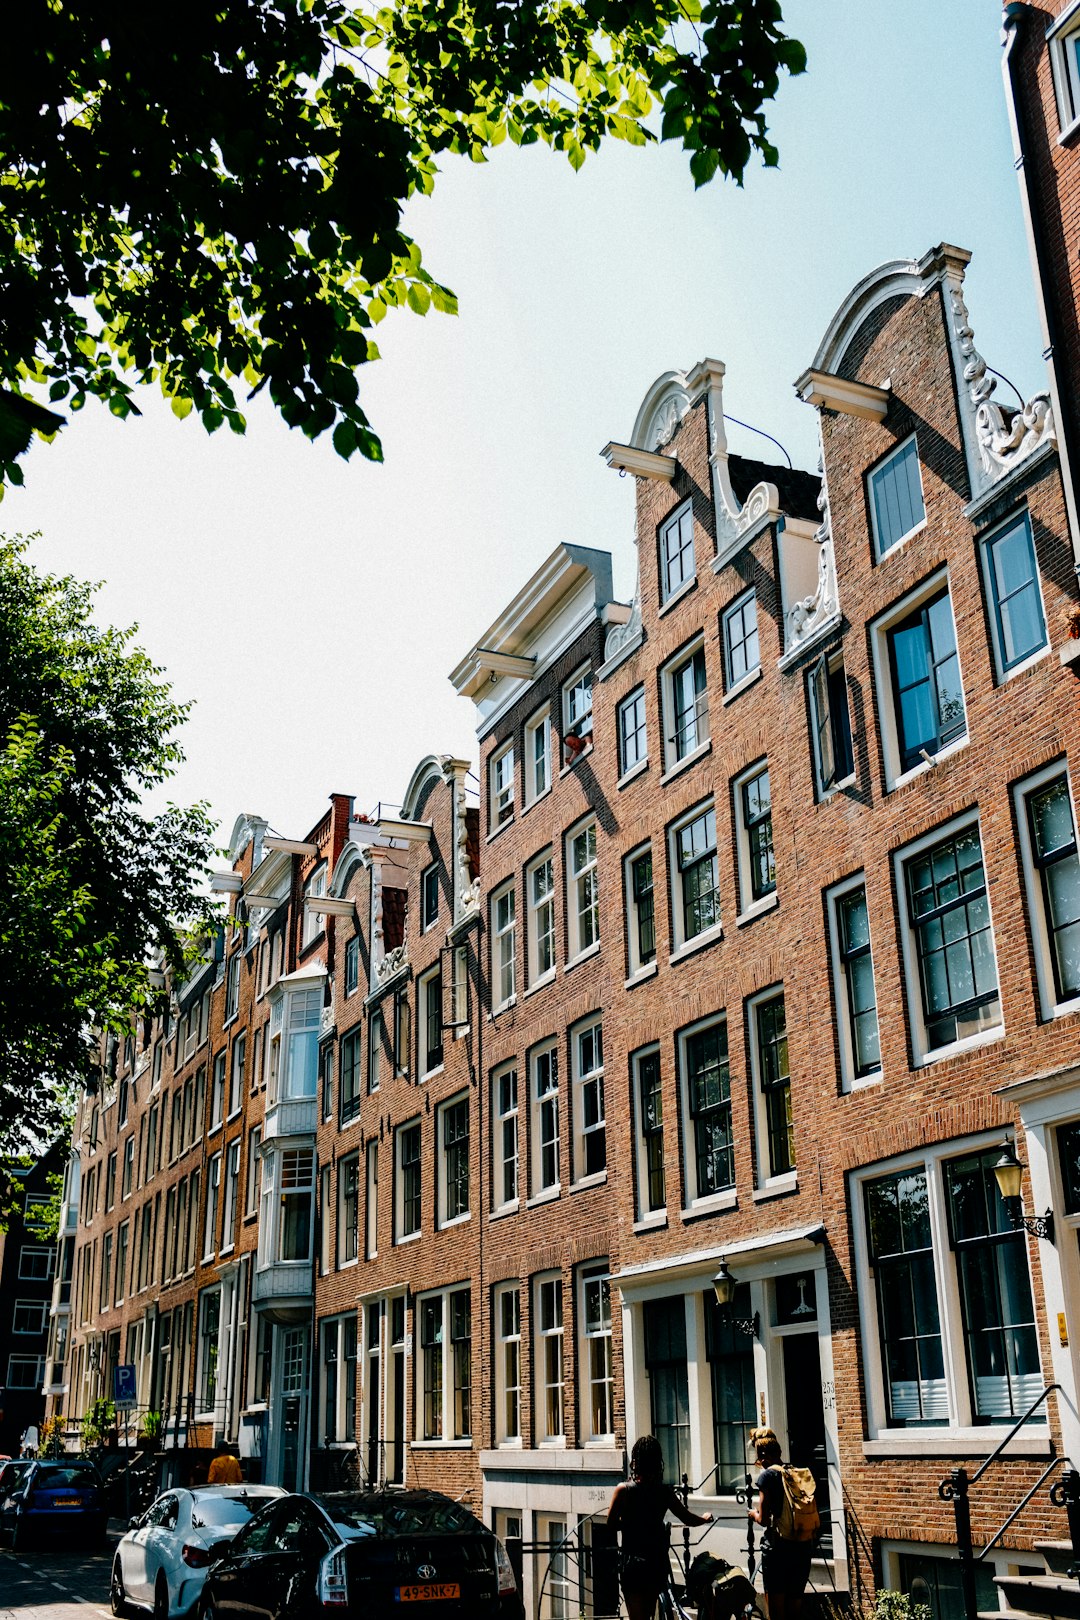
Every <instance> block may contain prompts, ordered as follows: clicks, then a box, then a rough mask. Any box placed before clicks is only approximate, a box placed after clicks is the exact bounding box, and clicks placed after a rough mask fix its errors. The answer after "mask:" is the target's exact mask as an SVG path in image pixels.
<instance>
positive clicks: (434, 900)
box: [420, 862, 439, 933]
mask: <svg viewBox="0 0 1080 1620" xmlns="http://www.w3.org/2000/svg"><path fill="white" fill-rule="evenodd" d="M438 920H439V867H438V863H437V862H433V863H432V865H431V866H429V867H427V868H426V869H425V870H424V871H423V872H421V874H420V931H421V933H426V932H427V930H428V929H429V928H434V926H435V924H436V923H437V922H438Z"/></svg>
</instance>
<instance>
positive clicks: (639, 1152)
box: [630, 1041, 670, 1228]
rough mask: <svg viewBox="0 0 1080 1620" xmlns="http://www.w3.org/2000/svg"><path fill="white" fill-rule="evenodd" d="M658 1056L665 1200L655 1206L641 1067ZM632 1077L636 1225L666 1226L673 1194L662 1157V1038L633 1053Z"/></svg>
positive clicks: (661, 1141) (662, 1142) (661, 1137)
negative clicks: (651, 1205) (668, 1207)
mask: <svg viewBox="0 0 1080 1620" xmlns="http://www.w3.org/2000/svg"><path fill="white" fill-rule="evenodd" d="M647 1058H648V1059H651V1058H655V1059H656V1061H657V1067H658V1072H659V1079H660V1143H661V1170H662V1171H663V1176H664V1201H663V1203H661V1204H657V1206H656V1208H655V1209H653V1208H651V1207H650V1205H649V1198H650V1193H649V1156H648V1146H647V1143H646V1137H645V1111H644V1108H643V1107H642V1097H641V1085H642V1081H641V1066H642V1063H643V1062H644V1060H645V1059H647ZM630 1076H631V1084H632V1086H633V1118H634V1212H635V1215H636V1217H637V1219H636V1221H635V1223H634V1224H635V1227H636V1228H644V1227H648V1226H666V1225H667V1201H668V1197H669V1196H670V1188H669V1186H668V1167H667V1164H666V1162H665V1161H664V1158H663V1146H664V1129H665V1126H664V1068H663V1062H662V1058H661V1051H660V1043H659V1041H650V1043H649V1044H648V1045H647V1046H641V1047H638V1048H637V1050H636V1051H634V1052H632V1053H631V1054H630Z"/></svg>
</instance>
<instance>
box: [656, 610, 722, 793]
mask: <svg viewBox="0 0 1080 1620" xmlns="http://www.w3.org/2000/svg"><path fill="white" fill-rule="evenodd" d="M699 656H700V658H701V661H702V665H703V667H704V671H705V684H704V686H702V688H701V691H700V693H698V692H696V684H697V682H696V675H695V677H694V682H695V693H696V695H695V699H694V703H693V706H692V712H693V728H694V731H693V736H694V740H693V742H692V743H689V746H686V747H683V744H682V742H681V740H680V739H681V734H682V733H681V731H680V730H677V729H676V728H677V726H678V714H677V710H676V702H675V683H676V680H677V679H678V677H679V676H680V675H681V674H682V672H683V670H685V669H687V668H688V667H690V668H693V667H694V666H695V663H696V660H697V659H698V657H699ZM660 694H661V703H660V707H661V721H662V725H663V736H662V739H661V752H662V757H663V762H664V775H663V777H662V780H663V781H665V782H666V781H669V780H670V778H671V777H672V776H674V775H676V774H677V773H678V772H679V771H682V770H685V769H686V768H687V766H689V765H690V764H692V763H693V761H694V760H695V759H700V758H701V757H702V755H703V754H707V753H708V752H709V750H710V748H711V747H712V731H711V727H710V724H709V661H708V659H707V658H706V656H705V636H704V634H701V635H697V636H695V637H694V639H693V640H692V641H688V642H686V643H685V644H684V645H683V646H682V647H680V648H679V650H678V652H676V653H674V654H673V655H672V656H671V657H670V658H669V659H668V660H667V662H666V663H665V664H664V665H663V666H662V667H661V670H660ZM690 713H691V710H689V709H688V710H687V711H686V714H687V715H689V714H690ZM682 729H683V730H685V729H686V721H685V720H684V722H683V728H682Z"/></svg>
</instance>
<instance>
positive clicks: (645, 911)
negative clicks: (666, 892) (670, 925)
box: [624, 844, 656, 978]
mask: <svg viewBox="0 0 1080 1620" xmlns="http://www.w3.org/2000/svg"><path fill="white" fill-rule="evenodd" d="M624 881H625V885H626V943H627V958H628V966H629V970H630V977H631V978H633V977H634V975H635V974H636V973H641V972H642V971H643V969H645V968H647V967H649V966H650V964H651V963H653V962H655V961H656V900H655V896H654V894H653V857H652V846H651V845H648V844H647V845H646V846H645V847H644V848H643V849H636V850H634V851H633V853H632V854H630V855H628V856H627V857H626V861H625V866H624Z"/></svg>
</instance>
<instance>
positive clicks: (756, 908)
mask: <svg viewBox="0 0 1080 1620" xmlns="http://www.w3.org/2000/svg"><path fill="white" fill-rule="evenodd" d="M779 904H780V896H779V895H778V894H777V892H776V890H775V889H774V890H773V891H772V893H771V894H763V895H762V897H761V899H760V900H755V901H754V903H753V905H752V906H747V908H746V910H745V911H740V912H739V915H738V916H737V917H736V919H735V926H736V928H745V927H746V924H747V923H752V922H754V921H755V920H756V919H757V918H758V917H764V916H765V915H766V914H767V913H768V912H770V911H775V910H776V908H777V906H778V905H779Z"/></svg>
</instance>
